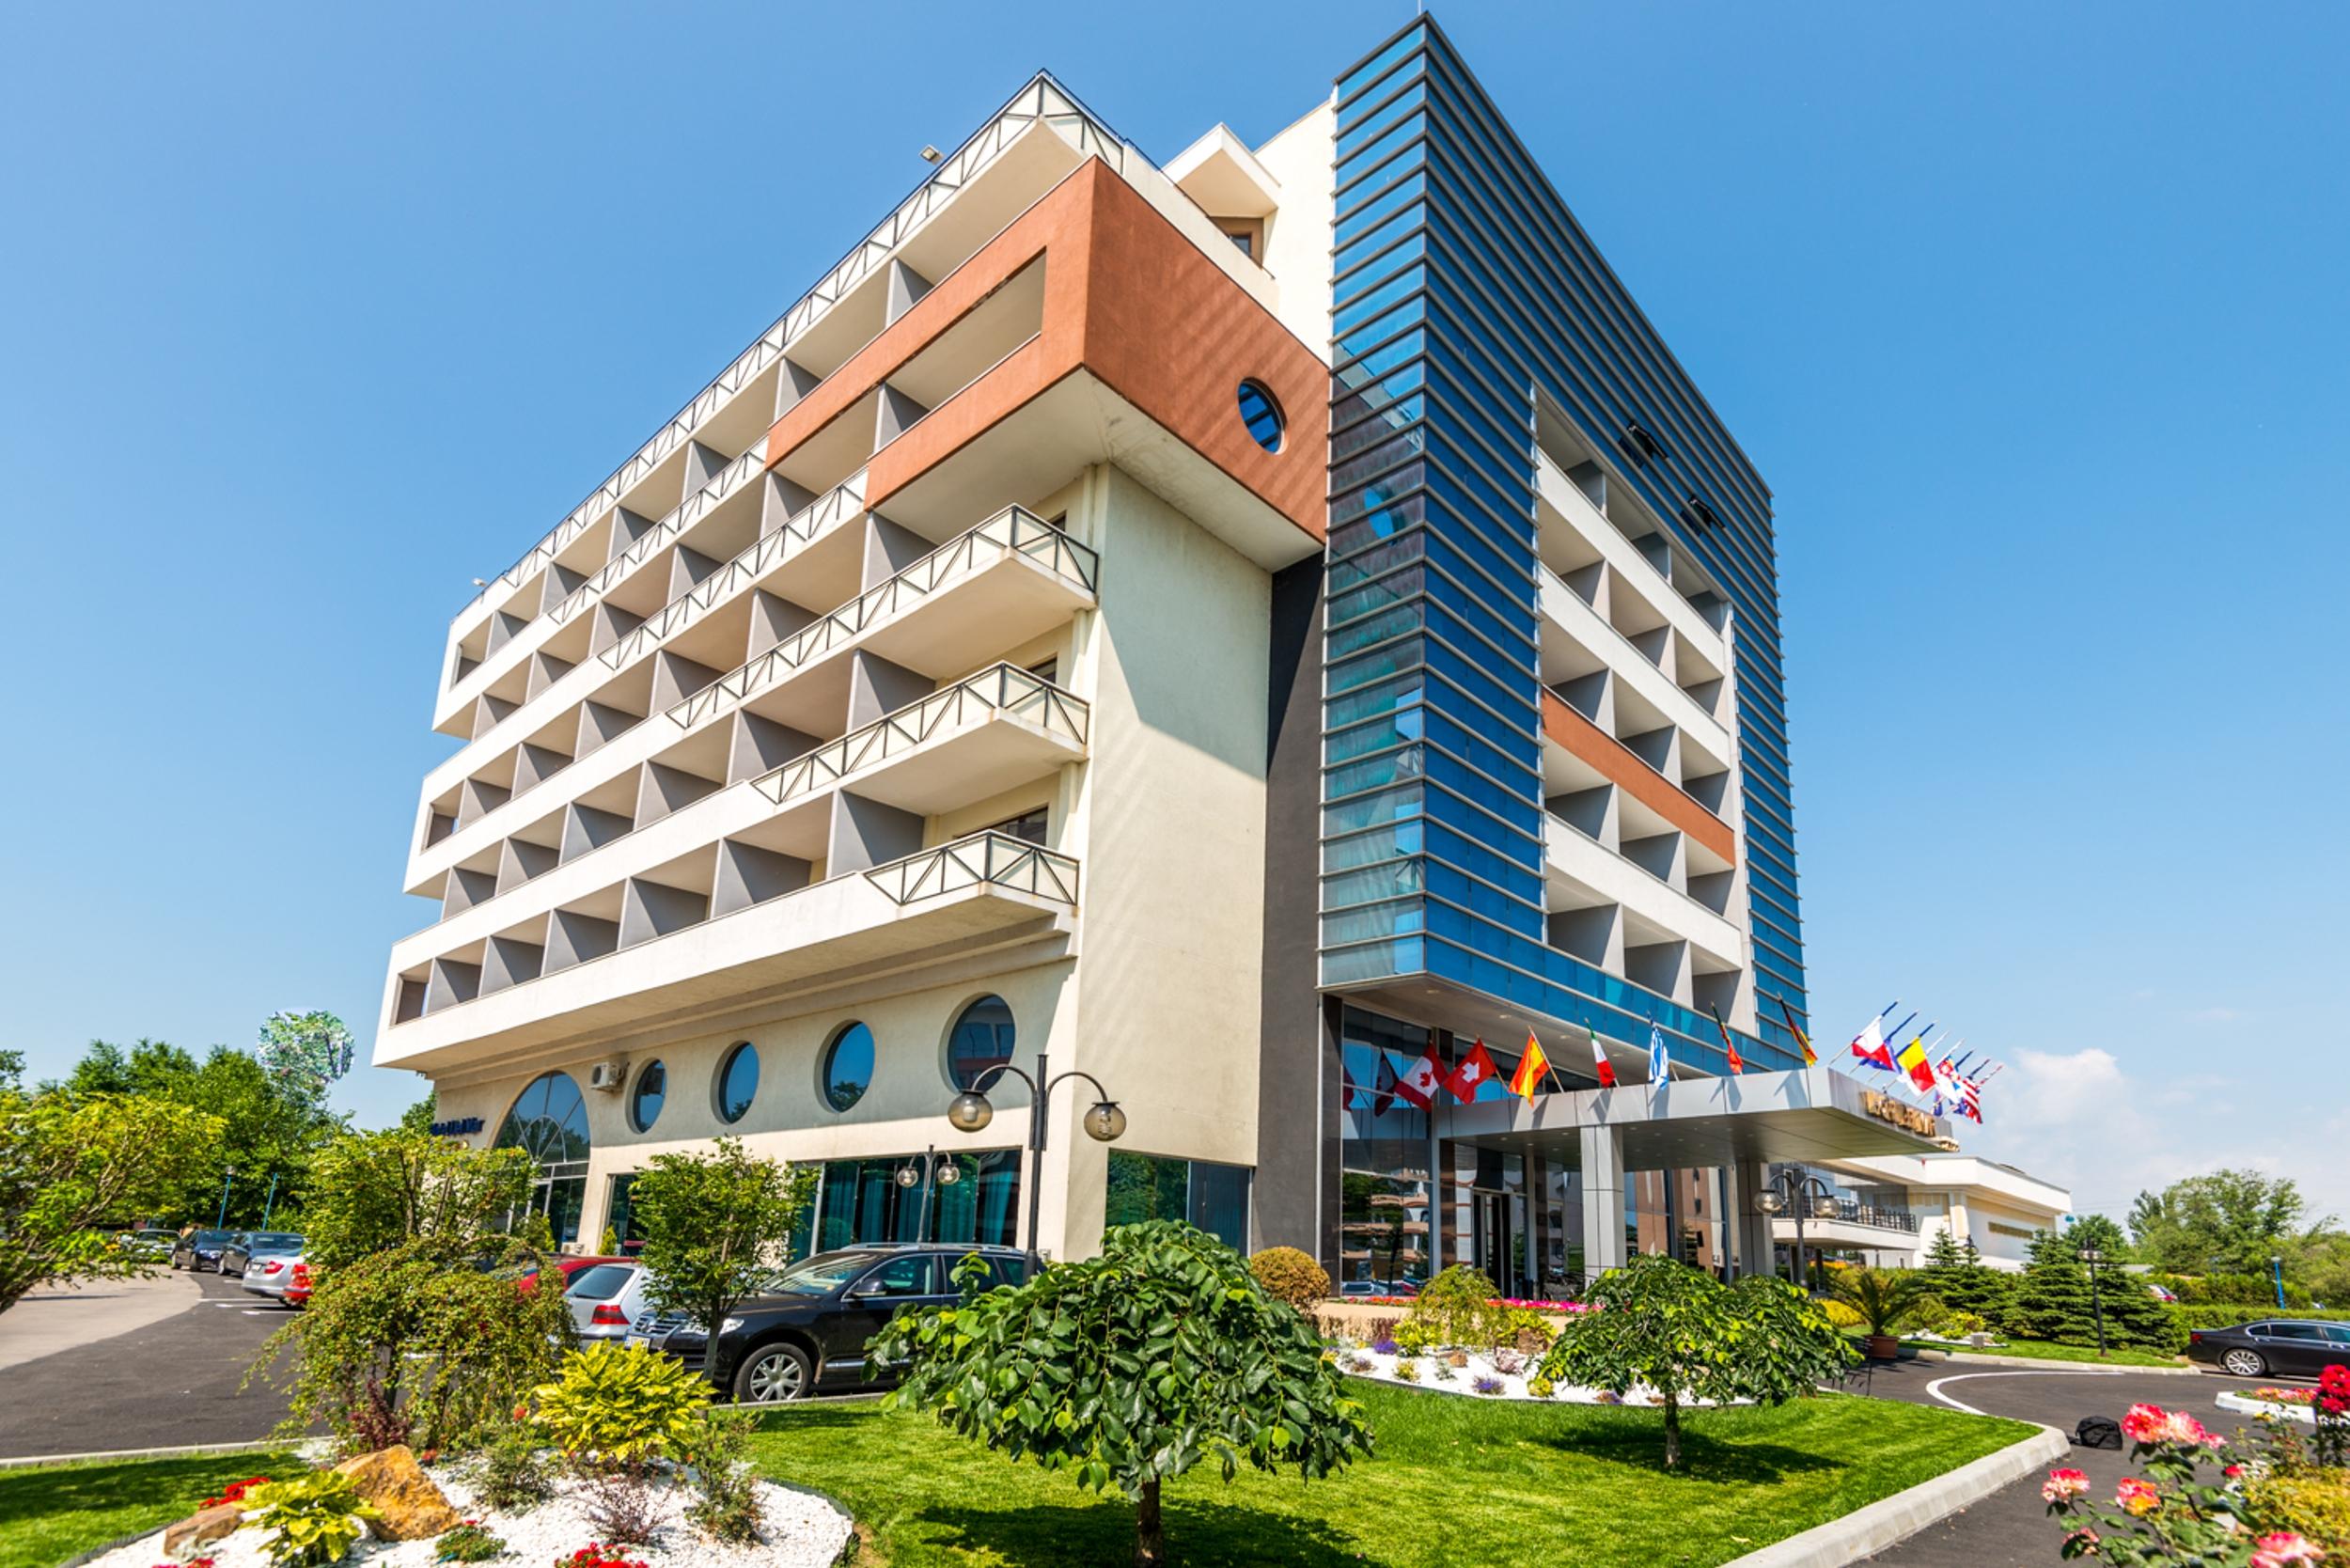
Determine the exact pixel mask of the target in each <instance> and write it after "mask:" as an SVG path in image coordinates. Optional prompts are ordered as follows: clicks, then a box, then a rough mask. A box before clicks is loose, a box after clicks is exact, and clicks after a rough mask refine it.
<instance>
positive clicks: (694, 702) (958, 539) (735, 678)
mask: <svg viewBox="0 0 2350 1568" xmlns="http://www.w3.org/2000/svg"><path fill="white" fill-rule="evenodd" d="M1008 555H1013V556H1026V557H1028V559H1030V560H1032V561H1035V562H1037V563H1038V564H1039V565H1040V566H1042V567H1043V568H1044V569H1045V570H1046V571H1048V572H1052V573H1053V574H1054V575H1055V576H1057V577H1061V578H1064V579H1066V580H1068V581H1070V582H1073V583H1074V584H1076V585H1077V586H1078V587H1080V588H1084V589H1085V590H1086V591H1087V592H1089V593H1090V592H1092V591H1093V586H1094V581H1095V576H1096V573H1097V572H1099V570H1100V564H1101V557H1099V556H1097V555H1095V554H1094V552H1093V551H1091V550H1090V549H1088V548H1087V547H1086V546H1085V545H1082V544H1080V543H1078V542H1077V541H1075V540H1073V539H1071V538H1070V537H1069V536H1068V535H1067V534H1065V533H1063V532H1062V531H1061V530H1060V529H1059V528H1057V527H1055V526H1054V525H1052V524H1050V523H1047V522H1045V521H1044V519H1042V518H1041V517H1039V516H1037V515H1036V513H1034V512H1032V511H1030V510H1027V509H1026V507H1007V508H1005V509H1004V510H1002V511H1000V512H997V513H996V514H995V516H993V517H991V518H989V519H988V520H987V521H986V522H984V523H981V524H979V525H977V526H975V527H972V528H968V529H965V530H964V532H962V533H960V534H958V535H956V536H955V537H954V538H953V539H950V540H948V541H947V542H946V543H944V544H942V545H940V546H939V547H938V548H937V549H935V550H933V551H932V552H931V553H930V554H929V555H927V556H924V557H922V558H921V559H920V560H917V561H916V562H915V563H914V564H913V565H912V566H909V567H907V568H906V569H905V570H904V571H903V572H899V573H898V574H897V575H896V576H894V577H891V578H890V579H889V580H888V581H886V582H883V583H877V584H875V585H874V586H873V587H871V588H868V589H866V590H865V591H864V592H863V593H861V594H859V595H857V596H856V597H855V598H854V599H852V600H851V601H849V603H847V604H843V605H841V606H840V608H838V609H837V610H835V611H833V612H832V613H831V614H830V615H828V616H825V617H823V619H819V620H814V621H811V622H809V623H808V624H807V625H806V626H803V627H802V628H800V630H798V631H796V632H794V633H792V634H791V635H790V636H788V637H786V638H784V639H783V641H781V642H779V643H777V644H776V646H775V647H773V648H771V649H769V650H768V651H766V652H764V653H761V654H760V656H759V657H758V658H756V659H753V660H751V661H750V662H749V663H748V664H744V665H742V666H738V667H736V668H734V669H732V670H729V671H728V672H727V673H726V674H724V675H722V676H720V677H719V678H718V679H717V680H715V681H713V682H711V683H710V684H709V685H707V686H705V687H703V688H702V689H701V690H700V691H698V692H696V693H695V694H694V695H693V696H692V697H689V698H686V699H685V700H684V701H682V702H680V703H677V704H675V705H673V706H672V707H670V708H669V709H668V714H669V718H670V720H671V722H673V723H675V724H676V725H677V727H678V728H679V729H692V728H694V726H696V725H697V724H699V723H701V722H702V721H703V720H705V719H707V718H709V717H711V716H712V715H713V714H714V713H725V712H727V711H728V710H729V709H731V708H733V707H735V706H736V705H737V704H739V703H742V702H744V701H745V700H747V699H748V698H751V697H753V696H756V695H757V694H758V693H760V692H761V691H764V690H765V689H766V688H767V687H769V686H771V685H774V684H775V683H776V682H777V681H780V680H782V679H783V678H784V677H786V676H788V675H790V674H791V672H793V671H794V670H796V669H798V668H800V666H803V665H806V664H807V663H808V662H809V661H810V660H813V659H815V658H818V657H819V656H821V655H823V654H825V653H829V652H831V651H833V650H835V649H837V648H838V647H840V646H841V645H843V644H844V643H847V642H850V641H852V640H854V638H856V637H858V636H860V635H863V634H864V633H865V631H866V630H867V628H869V627H870V626H873V625H874V624H876V623H877V622H880V621H882V620H885V619H888V618H889V617H891V616H893V615H896V614H897V613H899V612H900V611H901V610H904V609H907V608H910V607H911V606H913V605H914V604H919V603H920V602H921V601H922V600H924V599H926V598H928V597H929V596H930V595H932V594H933V593H936V592H938V591H939V590H940V589H941V588H946V587H947V586H948V585H949V584H951V583H953V582H955V581H956V580H958V579H960V578H962V577H964V576H966V575H968V574H969V573H970V572H973V571H974V570H976V569H977V568H978V567H979V566H981V565H984V564H986V563H989V562H992V561H995V560H997V559H999V558H1001V557H1005V556H1008Z"/></svg>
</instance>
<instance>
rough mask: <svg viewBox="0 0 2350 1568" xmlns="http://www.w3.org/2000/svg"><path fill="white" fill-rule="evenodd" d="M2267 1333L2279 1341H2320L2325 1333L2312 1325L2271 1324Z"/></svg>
mask: <svg viewBox="0 0 2350 1568" xmlns="http://www.w3.org/2000/svg"><path fill="white" fill-rule="evenodd" d="M2268 1332H2269V1333H2270V1334H2271V1335H2273V1336H2274V1337H2275V1338H2277V1339H2279V1340H2322V1339H2324V1338H2325V1337H2326V1331H2325V1330H2324V1329H2322V1328H2320V1327H2318V1326H2317V1325H2315V1324H2313V1323H2272V1324H2270V1325H2268Z"/></svg>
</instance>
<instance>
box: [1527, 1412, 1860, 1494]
mask: <svg viewBox="0 0 2350 1568" xmlns="http://www.w3.org/2000/svg"><path fill="white" fill-rule="evenodd" d="M1684 1421H1685V1418H1684ZM1536 1441H1537V1442H1539V1443H1541V1444H1542V1446H1543V1447H1544V1448H1553V1449H1557V1450H1559V1451H1560V1452H1562V1453H1573V1454H1575V1455H1577V1456H1578V1457H1581V1458H1585V1459H1590V1460H1595V1461H1597V1462H1598V1463H1600V1464H1603V1465H1621V1466H1623V1467H1624V1468H1626V1469H1633V1470H1646V1471H1648V1472H1649V1473H1651V1474H1653V1475H1659V1476H1662V1475H1672V1476H1675V1477H1679V1478H1683V1479H1685V1480H1689V1481H1701V1482H1711V1483H1713V1484H1715V1485H1719V1486H1773V1485H1777V1484H1778V1482H1782V1481H1784V1480H1786V1479H1787V1478H1788V1477H1789V1476H1790V1475H1794V1474H1797V1473H1800V1472H1803V1471H1808V1470H1840V1469H1842V1468H1844V1463H1843V1461H1841V1460H1840V1459H1832V1458H1826V1457H1824V1456H1822V1455H1820V1454H1816V1453H1807V1452H1806V1451H1804V1450H1801V1449H1791V1448H1788V1447H1786V1446H1785V1445H1784V1444H1779V1443H1731V1442H1724V1441H1722V1440H1721V1439H1719V1438H1716V1437H1713V1436H1709V1435H1707V1434H1706V1431H1705V1429H1704V1428H1703V1427H1702V1426H1701V1425H1698V1424H1695V1423H1688V1424H1684V1426H1683V1427H1682V1429H1681V1466H1680V1468H1678V1469H1675V1470H1670V1471H1668V1470H1667V1469H1666V1468H1665V1423H1664V1420H1663V1419H1662V1418H1661V1417H1660V1418H1658V1419H1655V1420H1653V1421H1650V1422H1643V1423H1640V1424H1638V1425H1633V1424H1630V1423H1611V1424H1609V1425H1607V1426H1604V1427H1590V1428H1586V1429H1584V1430H1583V1431H1580V1432H1577V1433H1575V1434H1573V1435H1564V1434H1562V1435H1559V1436H1555V1437H1543V1438H1538V1439H1536Z"/></svg>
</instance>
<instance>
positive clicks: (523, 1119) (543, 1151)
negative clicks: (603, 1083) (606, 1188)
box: [491, 1073, 588, 1247]
mask: <svg viewBox="0 0 2350 1568" xmlns="http://www.w3.org/2000/svg"><path fill="white" fill-rule="evenodd" d="M491 1147H492V1148H495V1149H520V1150H523V1151H525V1152H527V1153H528V1154H529V1155H530V1157H531V1159H532V1161H533V1162H534V1163H536V1164H537V1166H538V1168H539V1176H538V1180H537V1181H536V1182H535V1183H534V1184H532V1186H531V1190H530V1201H529V1204H528V1206H527V1208H528V1212H530V1213H536V1214H543V1215H546V1216H547V1227H548V1229H549V1230H550V1231H553V1232H554V1234H555V1244H556V1246H557V1247H562V1246H565V1245H567V1244H569V1243H571V1242H574V1241H577V1240H578V1239H579V1215H580V1210H581V1209H582V1208H583V1207H585V1206H586V1203H587V1150H588V1141H587V1102H586V1101H585V1100H583V1099H581V1098H580V1093H579V1086H578V1085H577V1084H575V1083H573V1082H572V1079H571V1074H568V1073H542V1074H540V1075H539V1076H538V1077H535V1078H533V1079H531V1080H530V1082H529V1083H528V1084H526V1085H525V1086H524V1089H523V1091H522V1092H521V1093H520V1094H517V1095H516V1096H514V1104H513V1105H511V1106H510V1107H509V1109H508V1110H507V1112H506V1119H505V1120H504V1121H500V1122H499V1123H498V1131H497V1137H496V1138H495V1139H493V1142H492V1144H491ZM509 1223H510V1221H509Z"/></svg>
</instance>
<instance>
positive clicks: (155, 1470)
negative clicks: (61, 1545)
mask: <svg viewBox="0 0 2350 1568" xmlns="http://www.w3.org/2000/svg"><path fill="white" fill-rule="evenodd" d="M285 1462H286V1455H284V1454H282V1453H227V1454H212V1455H210V1456H207V1457H198V1458H189V1459H140V1460H128V1461H125V1462H124V1463H122V1464H119V1465H86V1466H75V1467H73V1468H71V1469H48V1468H33V1469H22V1470H0V1524H6V1523H8V1522H9V1521H11V1520H18V1519H25V1518H30V1517H32V1516H33V1515H34V1514H36V1513H42V1514H49V1513H111V1512H113V1511H115V1510H117V1509H129V1508H138V1507H142V1506H145V1505H157V1506H162V1507H165V1508H168V1507H172V1506H175V1504H176V1500H177V1499H179V1498H181V1497H194V1498H196V1499H197V1500H198V1501H201V1500H202V1499H203V1498H204V1497H206V1496H208V1495H210V1494H212V1493H216V1492H218V1491H219V1490H220V1489H221V1488H222V1487H223V1486H225V1485H227V1483H228V1482H234V1481H243V1480H244V1479H245V1478H246V1477H247V1476H252V1475H258V1474H261V1473H264V1472H265V1471H267V1470H268V1468H269V1467H270V1466H272V1465H276V1466H283V1465H284V1464H285Z"/></svg>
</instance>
